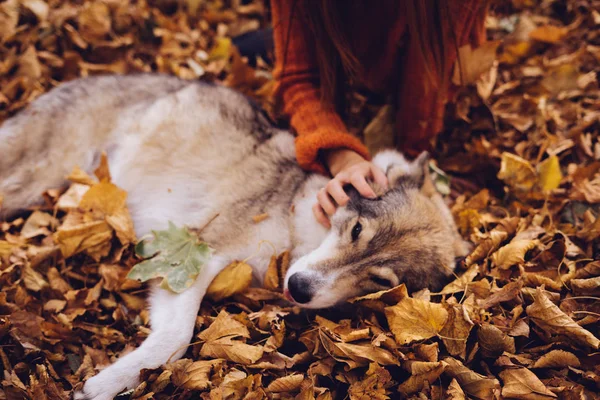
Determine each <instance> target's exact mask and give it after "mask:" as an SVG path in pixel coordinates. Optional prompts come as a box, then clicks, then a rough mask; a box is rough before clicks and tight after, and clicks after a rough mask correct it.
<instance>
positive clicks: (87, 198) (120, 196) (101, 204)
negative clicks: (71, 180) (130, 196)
mask: <svg viewBox="0 0 600 400" xmlns="http://www.w3.org/2000/svg"><path fill="white" fill-rule="evenodd" d="M126 199H127V192H125V191H124V190H122V189H119V188H118V187H117V186H116V185H114V184H112V183H110V182H100V183H97V184H95V185H94V186H92V187H91V188H90V189H89V190H88V191H87V192H86V193H85V194H84V195H83V197H82V198H81V202H80V203H79V207H80V208H81V209H84V210H91V211H100V212H102V213H104V214H106V215H110V214H114V213H116V212H117V211H119V210H120V209H121V208H124V207H125V201H126Z"/></svg>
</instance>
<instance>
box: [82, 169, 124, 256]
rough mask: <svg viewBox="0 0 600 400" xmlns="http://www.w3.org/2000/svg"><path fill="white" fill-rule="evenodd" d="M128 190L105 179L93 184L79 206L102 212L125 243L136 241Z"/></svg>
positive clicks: (90, 210)
mask: <svg viewBox="0 0 600 400" xmlns="http://www.w3.org/2000/svg"><path fill="white" fill-rule="evenodd" d="M126 200H127V192H125V191H124V190H122V189H119V188H118V187H117V186H116V185H114V184H112V183H110V182H108V181H106V180H103V181H102V182H100V183H97V184H95V185H94V186H92V187H91V188H90V189H89V190H88V191H87V192H86V193H85V194H84V195H83V197H82V198H81V202H80V203H79V208H81V209H83V210H86V211H89V212H92V213H94V212H100V213H102V214H103V216H104V218H105V220H106V222H107V223H108V224H109V225H110V226H111V227H112V228H113V229H114V230H115V233H116V235H117V237H118V238H119V241H120V242H121V243H122V244H123V245H126V244H129V243H133V242H135V232H134V230H133V221H132V220H131V215H130V214H129V210H128V209H127V204H126Z"/></svg>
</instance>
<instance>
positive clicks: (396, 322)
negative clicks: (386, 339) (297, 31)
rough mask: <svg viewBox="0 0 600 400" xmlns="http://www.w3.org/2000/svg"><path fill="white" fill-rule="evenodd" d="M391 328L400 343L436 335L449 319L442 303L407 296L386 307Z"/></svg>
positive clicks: (403, 343) (386, 314)
mask: <svg viewBox="0 0 600 400" xmlns="http://www.w3.org/2000/svg"><path fill="white" fill-rule="evenodd" d="M385 316H386V318H387V320H388V324H389V326H390V330H391V331H392V333H393V334H394V337H395V338H396V341H397V342H398V344H400V345H405V344H408V343H411V342H414V341H415V340H423V339H429V338H430V337H433V336H436V335H437V334H438V333H440V331H441V330H442V328H443V327H444V324H445V323H446V321H447V320H448V312H447V311H446V310H445V309H444V307H443V306H442V305H441V304H437V303H430V302H428V301H423V300H417V299H411V298H409V297H406V298H404V299H402V300H400V302H399V303H398V304H396V305H395V306H391V307H386V308H385Z"/></svg>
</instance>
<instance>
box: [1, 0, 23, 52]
mask: <svg viewBox="0 0 600 400" xmlns="http://www.w3.org/2000/svg"><path fill="white" fill-rule="evenodd" d="M18 22H19V2H18V0H7V1H5V2H3V3H1V4H0V42H4V41H5V40H6V39H8V38H10V37H11V36H12V35H14V34H15V32H16V28H17V23H18Z"/></svg>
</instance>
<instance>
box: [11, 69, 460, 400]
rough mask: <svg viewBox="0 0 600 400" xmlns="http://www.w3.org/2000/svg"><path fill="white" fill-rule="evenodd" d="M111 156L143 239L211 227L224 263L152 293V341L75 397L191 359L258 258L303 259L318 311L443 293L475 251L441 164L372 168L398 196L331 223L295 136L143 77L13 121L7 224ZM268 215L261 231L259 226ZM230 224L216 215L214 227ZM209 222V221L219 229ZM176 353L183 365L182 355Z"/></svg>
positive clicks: (73, 87)
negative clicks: (359, 301) (240, 274)
mask: <svg viewBox="0 0 600 400" xmlns="http://www.w3.org/2000/svg"><path fill="white" fill-rule="evenodd" d="M103 151H104V152H106V154H107V157H108V160H109V165H110V168H111V174H112V177H113V182H114V183H115V184H117V185H118V186H120V187H121V188H123V189H125V190H126V191H127V192H128V200H127V205H128V207H129V210H130V212H131V215H132V219H133V222H134V226H135V231H136V234H137V235H138V237H142V236H143V235H145V234H147V233H149V232H150V231H151V230H158V229H164V228H166V226H167V224H168V221H172V222H173V223H175V224H176V225H187V226H189V227H191V228H199V227H204V228H203V230H202V238H203V240H204V241H206V242H207V243H208V244H209V245H210V246H211V247H212V248H214V249H215V252H214V255H213V256H212V258H211V259H210V261H208V262H207V264H206V265H205V266H204V269H203V271H202V273H201V275H200V276H199V277H198V278H197V279H196V281H195V282H194V284H193V286H191V287H190V288H189V289H187V290H185V291H184V292H183V293H180V294H175V293H172V292H169V291H168V290H165V289H161V288H159V287H158V286H154V287H153V288H152V291H151V294H150V296H149V307H150V320H151V328H152V332H151V334H150V335H149V336H148V338H147V339H146V340H145V341H144V342H143V343H142V345H141V346H140V347H139V348H138V349H136V350H135V351H133V352H132V353H130V354H127V355H126V356H124V357H121V358H120V359H119V360H118V361H117V362H115V363H114V364H113V365H111V366H109V367H108V368H106V369H104V370H102V371H101V372H100V373H99V374H97V375H96V376H94V377H92V378H90V379H89V380H88V381H87V382H86V383H85V384H84V386H83V388H82V390H81V391H80V392H78V393H76V394H75V396H74V397H75V399H93V400H107V399H112V398H113V397H114V396H115V395H116V394H118V393H119V392H120V391H122V390H123V389H126V388H128V389H131V388H134V387H136V385H137V384H138V383H139V371H140V370H141V369H143V368H156V367H159V366H160V365H162V364H164V363H165V362H167V360H168V359H171V360H175V359H177V358H180V357H181V356H182V355H183V354H184V353H185V351H186V350H185V348H186V345H187V344H188V343H189V342H190V340H191V337H192V335H193V331H194V322H195V319H196V315H197V311H198V309H199V306H200V302H201V301H202V298H203V296H204V294H205V292H206V289H207V287H208V286H209V284H210V283H211V281H212V280H213V278H214V277H215V276H216V275H217V274H218V273H219V272H220V271H221V270H222V269H223V268H224V267H225V266H227V265H228V264H229V263H230V262H232V261H234V260H240V259H245V258H246V257H248V256H249V255H255V257H253V258H252V264H253V270H254V276H255V278H256V280H257V281H258V282H261V281H262V279H263V277H264V275H265V273H266V269H267V266H268V264H269V260H270V257H271V255H272V250H269V249H267V248H266V247H267V246H263V247H264V248H263V249H261V251H259V253H258V255H256V251H257V247H258V244H259V242H261V241H268V242H270V243H271V244H273V246H274V247H275V249H276V250H277V251H278V252H281V251H284V250H290V254H291V267H290V268H289V270H288V272H287V274H286V276H285V281H284V289H285V293H286V294H287V295H288V297H289V298H290V300H291V301H293V302H295V303H297V304H299V305H300V306H302V307H306V308H324V307H330V306H334V305H336V304H338V303H340V302H343V301H344V300H346V299H348V298H350V297H353V296H357V295H363V294H367V293H371V292H376V291H380V290H384V289H389V288H392V287H394V286H397V285H399V284H400V283H405V284H406V286H407V287H408V288H409V290H418V289H422V288H425V287H428V288H432V289H437V288H439V287H440V286H441V285H442V284H443V283H444V281H445V280H446V278H447V277H448V276H449V275H450V274H451V273H452V270H453V268H454V263H455V258H457V257H461V256H464V255H465V253H466V251H467V247H466V245H465V242H463V240H462V239H461V237H460V236H459V234H458V232H457V229H456V226H455V223H454V221H453V219H452V216H451V214H450V211H449V209H448V207H447V206H446V204H445V203H444V200H443V199H442V197H441V196H440V195H439V194H438V193H437V192H436V191H435V189H434V188H433V184H432V182H431V179H430V178H429V175H428V156H427V155H426V154H422V155H421V156H419V158H417V159H416V160H415V161H413V162H409V161H407V160H406V159H405V158H404V157H403V156H402V155H401V154H400V153H398V152H396V151H392V150H387V151H384V152H381V153H379V154H377V155H376V156H375V157H374V160H373V162H374V163H375V164H376V165H378V166H379V167H380V168H382V170H383V171H385V172H386V174H387V177H388V180H389V188H388V189H387V190H382V189H381V188H376V191H377V193H378V195H379V196H378V197H377V198H376V199H367V198H363V197H361V196H360V195H358V193H357V192H356V191H355V190H353V189H352V188H347V189H348V193H349V197H350V202H349V203H348V205H347V206H345V207H340V208H339V209H338V210H337V211H336V213H335V214H334V215H333V217H332V219H331V228H330V229H326V228H324V227H323V226H321V225H320V224H319V223H318V222H317V220H316V219H315V217H314V216H313V213H312V206H313V204H314V203H315V201H316V200H315V199H316V194H317V191H318V190H319V189H321V188H322V187H324V186H326V185H327V183H328V182H329V178H328V177H326V176H323V175H319V174H315V173H309V172H306V171H303V170H302V169H301V168H300V167H299V166H298V164H297V163H296V160H295V148H294V136H293V135H292V133H290V132H289V131H287V130H283V129H279V128H277V127H275V126H274V125H273V124H272V123H271V122H270V121H269V119H268V118H267V117H266V115H265V114H264V113H263V112H262V111H261V109H260V108H259V107H258V106H257V105H256V104H254V103H253V102H252V101H251V100H249V99H248V98H246V97H245V96H243V95H241V94H239V93H237V92H235V91H234V90H231V89H229V88H226V87H222V86H218V85H212V84H206V83H201V82H198V81H188V80H182V79H179V78H176V77H170V76H164V75H157V74H139V75H125V76H96V77H89V78H83V79H78V80H75V81H71V82H68V83H65V84H62V85H60V86H59V87H57V88H55V89H53V90H51V91H50V92H48V93H46V94H44V95H42V96H40V97H39V98H38V99H36V100H35V101H34V102H32V104H30V106H29V107H28V108H27V109H25V110H24V111H22V112H21V113H19V114H17V115H16V116H14V117H12V118H11V119H9V120H7V121H5V122H4V123H3V124H2V125H1V126H0V155H1V156H0V194H2V195H3V196H4V204H3V208H2V210H1V212H2V213H3V215H4V217H5V218H6V217H9V216H10V215H13V214H14V213H15V212H17V211H18V210H21V209H23V208H24V207H28V206H32V205H34V204H35V202H36V199H40V194H41V193H42V192H43V191H44V190H46V189H49V188H56V187H61V186H63V187H64V186H65V184H66V182H65V176H67V175H68V174H69V172H70V171H71V170H72V168H73V167H74V166H76V165H77V166H79V167H81V168H82V169H83V170H85V171H92V170H93V169H94V167H95V166H97V164H98V162H99V158H100V154H101V153H102V152H103ZM263 213H266V214H268V218H266V219H265V220H263V221H262V222H260V223H255V222H254V221H253V220H252V217H253V216H255V215H259V214H263ZM215 215H218V217H217V218H214V216H215ZM209 222H210V223H209ZM172 355H173V356H172Z"/></svg>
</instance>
